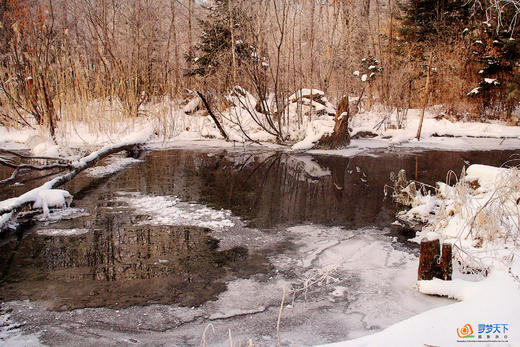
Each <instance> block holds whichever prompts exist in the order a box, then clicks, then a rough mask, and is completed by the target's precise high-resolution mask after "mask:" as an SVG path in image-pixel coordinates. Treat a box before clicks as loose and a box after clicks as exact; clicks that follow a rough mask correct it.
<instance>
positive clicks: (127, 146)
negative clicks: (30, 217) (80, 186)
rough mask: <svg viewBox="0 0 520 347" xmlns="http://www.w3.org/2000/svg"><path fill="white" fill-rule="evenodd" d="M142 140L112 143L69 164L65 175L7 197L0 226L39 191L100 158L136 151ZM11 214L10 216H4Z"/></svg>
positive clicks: (1, 207) (0, 210)
mask: <svg viewBox="0 0 520 347" xmlns="http://www.w3.org/2000/svg"><path fill="white" fill-rule="evenodd" d="M140 144H141V142H127V143H122V144H118V145H110V146H106V147H103V148H101V149H100V150H98V151H95V152H93V153H91V154H90V155H88V156H86V157H83V158H81V159H80V160H78V161H76V162H74V163H71V164H68V165H70V169H71V171H70V172H69V173H67V174H65V175H62V176H58V177H55V178H54V179H52V180H50V181H48V182H46V183H44V184H42V185H41V186H40V187H38V188H35V189H32V190H30V191H28V192H27V193H25V194H22V195H20V196H19V197H16V198H11V199H7V200H4V201H1V202H0V228H2V227H3V224H5V223H6V222H7V219H11V218H12V217H13V216H14V215H16V213H18V211H20V210H21V209H22V208H23V207H25V206H27V205H29V204H31V203H33V202H35V200H36V198H37V196H38V193H39V191H42V190H49V189H54V188H56V187H59V186H61V185H63V184H65V183H67V182H69V181H70V180H72V179H73V178H74V177H75V176H76V175H77V174H79V173H80V172H81V171H83V170H85V169H87V168H89V167H92V166H94V165H95V164H96V163H97V162H98V161H99V160H101V159H103V158H105V157H107V156H109V155H111V154H114V153H117V152H121V151H128V152H129V153H135V151H136V150H137V149H138V148H139V145H140ZM6 214H10V216H9V218H4V217H6V216H7V215H6Z"/></svg>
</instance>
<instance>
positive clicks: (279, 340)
mask: <svg viewBox="0 0 520 347" xmlns="http://www.w3.org/2000/svg"><path fill="white" fill-rule="evenodd" d="M284 302H285V287H283V294H282V303H281V304H280V311H279V312H278V321H277V322H276V336H278V347H282V342H281V339H280V319H281V318H282V312H283V305H284Z"/></svg>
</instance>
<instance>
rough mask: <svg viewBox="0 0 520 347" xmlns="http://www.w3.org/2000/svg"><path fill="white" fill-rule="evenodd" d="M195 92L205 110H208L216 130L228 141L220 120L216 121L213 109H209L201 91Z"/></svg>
mask: <svg viewBox="0 0 520 347" xmlns="http://www.w3.org/2000/svg"><path fill="white" fill-rule="evenodd" d="M197 94H198V95H199V97H200V99H201V100H202V103H203V104H204V107H206V110H208V113H209V115H210V116H211V119H213V122H215V125H216V126H217V128H218V130H219V131H220V135H222V137H223V138H224V139H225V140H226V141H229V138H228V136H227V134H226V132H225V131H224V128H223V127H222V125H220V122H219V121H218V119H217V116H215V114H214V113H213V111H211V107H209V104H208V101H207V100H206V98H205V97H204V95H202V93H201V92H199V91H197Z"/></svg>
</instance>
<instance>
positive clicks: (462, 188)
mask: <svg viewBox="0 0 520 347" xmlns="http://www.w3.org/2000/svg"><path fill="white" fill-rule="evenodd" d="M414 184H415V183H411V185H414ZM411 185H410V186H408V187H406V189H404V190H403V192H404V193H406V194H409V195H410V198H411V201H412V207H411V209H410V210H408V211H406V212H404V213H401V218H405V219H411V220H420V221H421V222H426V223H427V224H426V226H425V227H424V228H423V230H422V231H421V232H419V233H418V234H417V237H416V238H415V240H416V241H418V242H419V241H420V240H421V239H422V238H428V239H433V238H440V239H441V242H447V243H451V244H453V245H454V259H455V260H454V262H455V270H454V277H455V278H454V280H453V281H442V280H439V279H433V280H431V281H418V283H417V286H418V290H419V291H420V292H422V293H425V294H431V295H441V296H447V297H450V298H454V299H457V300H460V301H461V302H459V303H456V304H452V305H448V306H444V307H440V308H437V309H434V310H431V311H427V312H424V313H422V314H419V315H417V316H415V317H412V318H410V319H407V320H404V321H402V322H399V323H397V324H394V325H392V326H391V327H389V328H387V329H385V330H383V331H382V332H379V333H377V334H374V335H369V336H366V337H363V338H360V339H355V340H350V341H344V342H339V343H336V344H332V345H330V346H338V347H339V346H379V345H385V346H415V345H417V346H419V345H421V346H422V345H432V346H456V345H457V344H458V343H459V342H464V344H465V345H467V344H468V343H470V344H475V345H482V343H485V345H490V346H491V345H495V344H500V345H509V346H519V345H520V330H519V329H520V315H519V314H518V312H519V311H520V232H519V218H520V210H519V208H518V199H519V195H518V191H519V186H520V176H519V172H518V169H516V168H512V169H505V168H496V167H491V166H485V165H471V166H470V167H468V169H467V171H466V172H465V173H464V172H463V173H462V175H461V177H460V180H459V181H458V182H457V183H456V184H455V185H454V186H449V185H447V184H444V183H438V184H437V194H436V195H429V194H428V195H424V194H421V193H415V192H416V190H415V189H414V188H411V187H412V186H411ZM469 273H472V274H473V275H471V276H470V275H469Z"/></svg>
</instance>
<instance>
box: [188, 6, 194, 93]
mask: <svg viewBox="0 0 520 347" xmlns="http://www.w3.org/2000/svg"><path fill="white" fill-rule="evenodd" d="M192 1H193V0H188V55H189V57H190V59H189V60H188V71H191V58H192V56H193V39H192V36H191V16H192ZM188 88H191V77H189V76H188Z"/></svg>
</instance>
